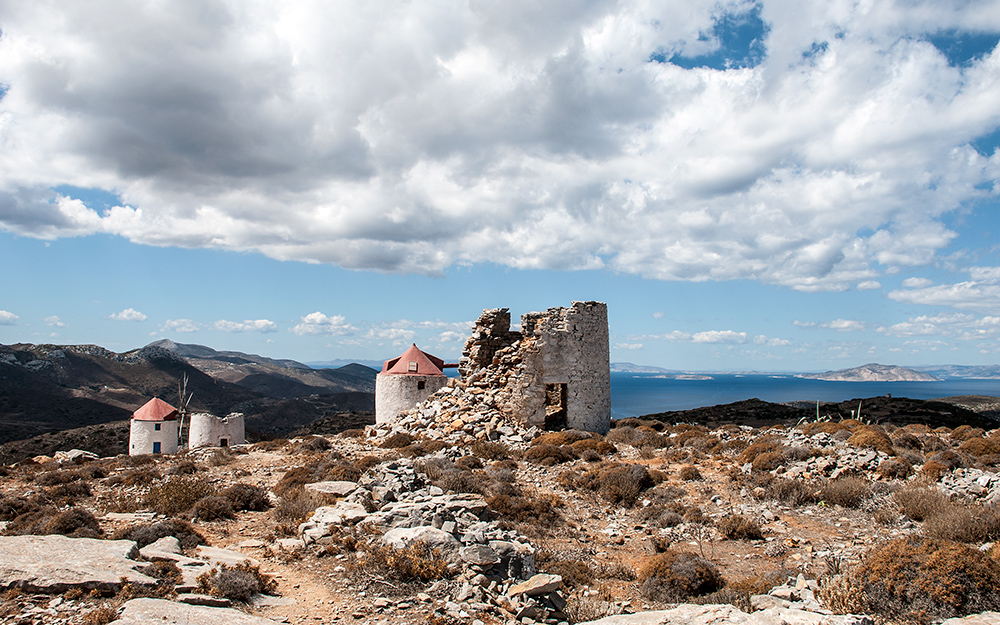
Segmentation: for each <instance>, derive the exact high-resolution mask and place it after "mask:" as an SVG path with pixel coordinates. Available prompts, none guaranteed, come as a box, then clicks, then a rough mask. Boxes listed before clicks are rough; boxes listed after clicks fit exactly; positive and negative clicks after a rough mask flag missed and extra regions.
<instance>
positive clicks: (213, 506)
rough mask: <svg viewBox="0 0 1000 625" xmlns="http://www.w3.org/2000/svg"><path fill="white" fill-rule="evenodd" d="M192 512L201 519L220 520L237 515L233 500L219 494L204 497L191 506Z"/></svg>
mask: <svg viewBox="0 0 1000 625" xmlns="http://www.w3.org/2000/svg"><path fill="white" fill-rule="evenodd" d="M191 512H192V513H193V514H194V516H195V517H196V518H198V519H199V520H201V521H218V520H221V519H231V518H233V516H235V515H234V514H233V504H232V502H231V501H229V500H228V499H226V498H225V497H221V496H219V495H209V496H208V497H202V498H201V499H199V500H198V501H197V502H195V504H194V505H193V506H192V507H191Z"/></svg>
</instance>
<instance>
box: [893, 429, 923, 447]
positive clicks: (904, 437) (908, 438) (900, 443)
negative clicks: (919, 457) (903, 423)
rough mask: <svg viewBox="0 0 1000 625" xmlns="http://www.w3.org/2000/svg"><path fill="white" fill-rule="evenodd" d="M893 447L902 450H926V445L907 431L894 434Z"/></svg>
mask: <svg viewBox="0 0 1000 625" xmlns="http://www.w3.org/2000/svg"><path fill="white" fill-rule="evenodd" d="M892 445H893V447H897V448H900V449H913V450H916V451H920V450H921V449H923V448H924V444H923V443H922V442H921V441H920V439H919V438H917V437H916V436H914V435H913V433H912V432H909V431H907V430H905V429H903V430H897V431H896V432H893V434H892Z"/></svg>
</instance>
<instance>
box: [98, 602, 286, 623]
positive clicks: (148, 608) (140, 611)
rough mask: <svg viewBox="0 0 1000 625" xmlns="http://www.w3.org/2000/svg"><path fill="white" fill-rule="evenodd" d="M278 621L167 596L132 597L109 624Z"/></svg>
mask: <svg viewBox="0 0 1000 625" xmlns="http://www.w3.org/2000/svg"><path fill="white" fill-rule="evenodd" d="M192 623H198V625H277V622H276V621H272V620H271V619H267V618H263V617H260V616H251V615H249V614H245V613H243V612H240V611H239V610H234V609H232V608H210V607H205V606H198V605H186V604H183V603H177V602H175V601H166V600H164V599H132V600H131V601H129V602H127V603H126V604H125V609H124V610H123V611H122V613H121V615H120V616H119V617H118V620H116V621H112V622H111V624H110V625H190V624H192Z"/></svg>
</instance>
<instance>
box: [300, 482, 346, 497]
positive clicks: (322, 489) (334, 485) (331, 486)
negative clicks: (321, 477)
mask: <svg viewBox="0 0 1000 625" xmlns="http://www.w3.org/2000/svg"><path fill="white" fill-rule="evenodd" d="M305 489H306V490H308V491H311V492H314V493H320V494H323V495H334V496H336V497H346V496H348V495H350V494H351V493H353V492H354V491H356V490H357V489H358V483H357V482H346V481H330V482H313V483H312V484H306V485H305Z"/></svg>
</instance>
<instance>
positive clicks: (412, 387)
mask: <svg viewBox="0 0 1000 625" xmlns="http://www.w3.org/2000/svg"><path fill="white" fill-rule="evenodd" d="M446 384H448V378H447V377H446V376H443V375H398V374H385V373H380V374H378V376H376V378H375V422H376V423H388V422H390V421H392V420H394V419H395V418H396V417H397V416H399V414H400V413H402V412H405V411H407V410H410V409H411V408H413V407H414V406H417V405H418V404H420V402H422V401H424V400H425V399H427V398H428V397H430V396H431V395H433V394H434V392H435V391H437V390H438V389H440V388H441V387H443V386H445V385H446Z"/></svg>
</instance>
